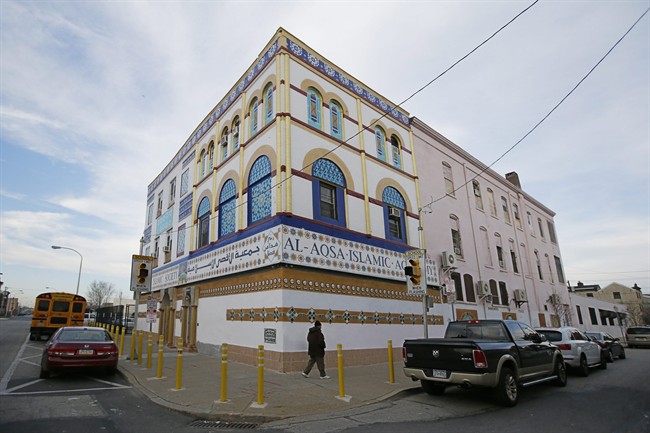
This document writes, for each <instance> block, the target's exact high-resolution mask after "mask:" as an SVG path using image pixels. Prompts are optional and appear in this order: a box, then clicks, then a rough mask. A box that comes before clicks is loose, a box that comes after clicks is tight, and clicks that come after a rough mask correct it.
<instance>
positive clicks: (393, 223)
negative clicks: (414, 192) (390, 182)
mask: <svg viewBox="0 0 650 433" xmlns="http://www.w3.org/2000/svg"><path fill="white" fill-rule="evenodd" d="M381 201H382V202H384V228H385V231H386V239H391V240H394V241H400V242H406V218H405V217H406V202H405V201H404V197H402V194H400V193H399V191H397V189H395V188H393V187H392V186H388V187H386V188H384V192H383V193H382V194H381Z"/></svg>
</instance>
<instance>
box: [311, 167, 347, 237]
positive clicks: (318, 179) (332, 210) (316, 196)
mask: <svg viewBox="0 0 650 433" xmlns="http://www.w3.org/2000/svg"><path fill="white" fill-rule="evenodd" d="M311 172H312V197H313V206H314V219H316V220H320V221H323V222H327V223H329V224H335V225H337V226H340V227H345V187H346V182H345V176H343V172H342V171H341V169H340V168H338V166H337V165H336V164H334V163H333V162H332V161H330V160H329V159H319V160H317V161H316V162H314V165H313V166H312V170H311Z"/></svg>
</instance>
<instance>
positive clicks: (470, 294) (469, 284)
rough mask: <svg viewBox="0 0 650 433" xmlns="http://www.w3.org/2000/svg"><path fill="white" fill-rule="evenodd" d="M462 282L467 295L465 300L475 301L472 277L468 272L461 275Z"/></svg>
mask: <svg viewBox="0 0 650 433" xmlns="http://www.w3.org/2000/svg"><path fill="white" fill-rule="evenodd" d="M463 283H465V294H466V295H467V298H466V300H467V302H476V292H475V291H474V277H472V276H471V275H470V274H465V275H463Z"/></svg>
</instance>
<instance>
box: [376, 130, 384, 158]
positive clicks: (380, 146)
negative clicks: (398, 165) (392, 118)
mask: <svg viewBox="0 0 650 433" xmlns="http://www.w3.org/2000/svg"><path fill="white" fill-rule="evenodd" d="M375 144H376V145H377V158H379V159H381V160H382V161H386V133H385V132H384V130H383V129H381V128H380V127H376V128H375Z"/></svg>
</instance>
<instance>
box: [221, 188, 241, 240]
mask: <svg viewBox="0 0 650 433" xmlns="http://www.w3.org/2000/svg"><path fill="white" fill-rule="evenodd" d="M236 197H237V187H236V186H235V181H234V180H232V179H228V180H227V181H226V183H224V185H223V187H222V188H221V193H220V194H219V237H222V236H226V235H229V234H230V233H234V232H235V228H236V226H237V225H236V221H235V205H236V203H235V198H236Z"/></svg>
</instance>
